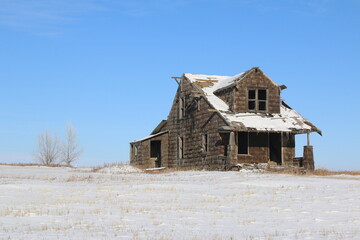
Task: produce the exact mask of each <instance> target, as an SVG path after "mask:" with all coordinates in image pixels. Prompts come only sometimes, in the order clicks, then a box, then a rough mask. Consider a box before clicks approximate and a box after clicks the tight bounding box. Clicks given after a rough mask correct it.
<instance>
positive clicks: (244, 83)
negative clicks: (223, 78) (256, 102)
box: [216, 68, 281, 113]
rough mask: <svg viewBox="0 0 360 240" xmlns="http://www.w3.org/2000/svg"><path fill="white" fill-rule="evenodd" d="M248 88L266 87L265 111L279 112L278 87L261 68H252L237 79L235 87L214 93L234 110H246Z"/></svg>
mask: <svg viewBox="0 0 360 240" xmlns="http://www.w3.org/2000/svg"><path fill="white" fill-rule="evenodd" d="M248 89H267V90H268V96H267V112H268V113H280V103H281V100H280V89H279V86H278V85H277V84H275V83H274V82H273V81H272V80H271V79H270V78H269V77H267V76H266V75H265V74H264V73H263V72H262V71H261V70H259V69H257V68H254V69H252V70H250V72H249V73H247V74H246V76H245V77H244V78H243V79H241V80H240V81H238V83H237V85H236V87H232V88H228V89H224V90H222V91H219V92H216V95H217V96H218V97H219V98H221V99H222V100H223V101H225V102H226V103H227V104H228V105H229V106H230V109H231V110H233V111H235V112H240V113H242V112H248V99H247V97H248V96H247V92H248Z"/></svg>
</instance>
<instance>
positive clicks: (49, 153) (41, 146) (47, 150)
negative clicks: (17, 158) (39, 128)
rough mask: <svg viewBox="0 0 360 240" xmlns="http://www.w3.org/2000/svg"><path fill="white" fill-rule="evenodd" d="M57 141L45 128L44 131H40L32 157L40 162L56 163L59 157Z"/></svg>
mask: <svg viewBox="0 0 360 240" xmlns="http://www.w3.org/2000/svg"><path fill="white" fill-rule="evenodd" d="M59 154H60V151H59V141H58V138H57V137H56V136H54V137H52V136H51V135H50V134H49V131H48V130H47V129H46V130H45V133H40V134H39V137H38V146H37V149H36V150H35V153H34V157H35V159H36V160H37V161H38V162H40V163H41V164H46V165H51V164H56V163H57V160H58V158H59Z"/></svg>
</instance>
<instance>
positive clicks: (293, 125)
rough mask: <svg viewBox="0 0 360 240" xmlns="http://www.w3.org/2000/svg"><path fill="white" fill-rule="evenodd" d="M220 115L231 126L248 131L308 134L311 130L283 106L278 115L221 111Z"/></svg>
mask: <svg viewBox="0 0 360 240" xmlns="http://www.w3.org/2000/svg"><path fill="white" fill-rule="evenodd" d="M220 113H221V115H223V116H224V118H225V119H226V120H228V121H229V122H230V123H231V124H232V125H234V126H239V127H240V128H245V129H248V130H251V129H254V130H256V131H275V132H291V131H304V132H310V131H311V130H312V127H311V126H310V125H308V124H306V122H307V121H306V119H305V118H303V117H302V116H301V115H300V114H299V113H297V112H296V111H295V110H293V109H290V108H287V107H285V106H284V105H282V106H281V107H280V114H271V115H270V114H265V113H223V112H221V111H220Z"/></svg>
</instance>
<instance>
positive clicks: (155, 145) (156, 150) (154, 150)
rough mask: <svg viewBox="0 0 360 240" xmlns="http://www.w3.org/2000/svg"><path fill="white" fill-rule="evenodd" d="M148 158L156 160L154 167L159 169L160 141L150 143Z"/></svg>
mask: <svg viewBox="0 0 360 240" xmlns="http://www.w3.org/2000/svg"><path fill="white" fill-rule="evenodd" d="M150 157H151V158H156V160H155V167H157V168H158V167H161V141H151V142H150Z"/></svg>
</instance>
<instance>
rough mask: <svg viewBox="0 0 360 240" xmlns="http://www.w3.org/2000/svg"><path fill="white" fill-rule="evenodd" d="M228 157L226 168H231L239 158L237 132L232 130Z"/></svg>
mask: <svg viewBox="0 0 360 240" xmlns="http://www.w3.org/2000/svg"><path fill="white" fill-rule="evenodd" d="M228 149H229V152H228V159H227V161H226V169H229V168H230V167H231V166H232V165H233V164H234V163H235V161H236V160H237V146H236V144H235V132H234V131H231V132H230V139H229V146H228Z"/></svg>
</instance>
